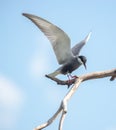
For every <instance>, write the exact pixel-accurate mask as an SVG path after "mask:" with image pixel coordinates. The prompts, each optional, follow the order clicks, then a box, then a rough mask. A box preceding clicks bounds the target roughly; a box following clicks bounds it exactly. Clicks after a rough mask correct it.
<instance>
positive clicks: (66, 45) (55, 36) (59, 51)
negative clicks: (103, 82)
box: [22, 13, 92, 78]
mask: <svg viewBox="0 0 116 130" xmlns="http://www.w3.org/2000/svg"><path fill="white" fill-rule="evenodd" d="M22 15H23V16H25V17H27V18H28V19H30V20H31V21H32V22H33V23H34V24H35V25H36V26H37V27H38V28H39V29H40V30H41V31H42V32H43V33H44V35H45V36H46V37H47V38H48V40H49V41H50V43H51V45H52V48H53V50H54V53H55V56H56V59H57V61H58V63H59V64H60V65H61V66H60V67H59V68H58V69H56V70H55V71H54V72H52V73H50V74H48V76H49V77H52V78H54V77H56V76H57V75H59V74H63V75H67V76H68V77H69V76H70V77H71V78H73V77H75V76H72V75H71V73H72V72H73V71H74V70H76V69H78V68H79V67H80V66H81V65H84V67H85V69H86V62H87V58H86V57H85V56H83V55H79V53H80V50H81V49H82V47H83V46H84V45H85V44H86V42H88V40H89V38H90V36H91V33H92V32H89V34H88V35H87V36H86V37H85V38H84V39H83V40H82V41H80V42H79V43H77V44H76V45H75V46H74V47H72V48H71V40H70V38H69V36H68V35H67V34H66V33H65V32H64V31H63V30H62V29H60V28H59V27H58V26H56V25H54V24H52V23H51V22H49V21H47V20H45V19H43V18H41V17H38V16H35V15H32V14H28V13H22Z"/></svg>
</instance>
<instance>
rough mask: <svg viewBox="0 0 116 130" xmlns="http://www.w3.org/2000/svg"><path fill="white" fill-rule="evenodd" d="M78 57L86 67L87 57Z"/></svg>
mask: <svg viewBox="0 0 116 130" xmlns="http://www.w3.org/2000/svg"><path fill="white" fill-rule="evenodd" d="M79 58H80V59H81V61H82V63H83V65H84V67H85V69H87V67H86V62H87V58H86V57H85V56H79Z"/></svg>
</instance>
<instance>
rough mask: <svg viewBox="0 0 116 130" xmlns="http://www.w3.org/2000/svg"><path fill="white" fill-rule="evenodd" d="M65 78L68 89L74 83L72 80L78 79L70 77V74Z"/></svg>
mask: <svg viewBox="0 0 116 130" xmlns="http://www.w3.org/2000/svg"><path fill="white" fill-rule="evenodd" d="M67 77H68V80H67V83H68V88H69V87H70V85H72V83H73V82H74V80H75V79H76V78H78V76H76V75H74V76H72V75H71V74H70V75H67Z"/></svg>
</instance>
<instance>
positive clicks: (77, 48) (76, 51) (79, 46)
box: [72, 32, 91, 56]
mask: <svg viewBox="0 0 116 130" xmlns="http://www.w3.org/2000/svg"><path fill="white" fill-rule="evenodd" d="M90 36H91V32H90V33H89V34H88V35H87V36H86V37H85V39H84V40H82V41H81V42H79V43H78V44H76V45H75V46H74V47H73V48H72V53H73V55H74V56H76V55H79V53H80V50H81V49H82V47H83V46H84V45H85V43H86V42H88V40H89V38H90Z"/></svg>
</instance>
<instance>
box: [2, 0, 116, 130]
mask: <svg viewBox="0 0 116 130" xmlns="http://www.w3.org/2000/svg"><path fill="white" fill-rule="evenodd" d="M23 12H25V13H31V14H35V15H38V16H40V17H42V18H45V19H47V20H48V21H50V22H52V23H54V24H55V25H57V26H59V27H60V28H62V29H63V30H64V31H65V32H66V33H67V34H68V35H69V37H70V38H71V45H72V46H73V45H74V44H75V43H77V42H79V41H80V40H82V39H83V38H84V37H85V36H86V35H87V34H88V33H89V32H90V31H92V36H91V38H90V40H89V42H88V43H87V44H86V46H85V47H84V48H83V49H82V51H81V54H83V55H85V56H86V57H87V59H88V61H87V71H86V70H84V67H80V68H79V69H78V70H76V71H75V72H74V73H73V74H77V75H81V74H84V73H85V74H86V73H89V72H93V71H100V70H108V69H112V68H115V67H116V66H115V65H116V58H115V55H116V49H115V48H116V36H115V35H116V1H115V0H102V1H101V0H94V1H92V0H88V1H84V0H78V1H77V0H72V1H66V0H57V1H53V0H49V1H45V0H42V1H40V0H30V1H28V0H25V1H23V0H20V1H19V0H17V1H15V0H10V1H7V0H4V1H1V4H0V16H1V20H0V36H1V38H0V130H32V129H33V128H34V127H36V126H37V125H39V124H41V123H43V122H44V121H46V120H47V119H48V118H50V117H51V116H52V114H53V113H54V112H55V111H56V110H57V108H58V106H59V105H60V102H61V100H62V99H63V97H64V95H65V94H66V93H67V92H68V89H67V88H66V87H65V86H58V85H56V84H55V83H54V82H52V81H51V80H49V79H47V78H45V77H44V75H45V74H48V73H50V72H52V71H54V70H55V69H56V68H57V67H58V66H59V65H58V63H57V60H56V58H55V55H54V53H53V50H52V48H51V45H50V43H49V41H48V40H47V38H46V37H45V36H44V35H43V33H42V32H41V31H40V30H39V29H38V28H37V27H36V26H35V25H34V24H33V23H32V22H30V21H29V20H28V19H26V18H25V17H23V16H22V15H21V14H22V13H23ZM60 78H66V77H65V76H61V77H60ZM115 100H116V81H114V82H110V81H109V78H105V79H100V80H93V81H87V82H84V83H82V84H81V86H80V88H79V89H78V91H77V92H76V93H75V94H74V96H73V97H72V98H71V100H70V102H69V104H68V114H67V117H66V119H65V122H64V126H63V129H64V130H66V129H67V130H70V129H78V130H85V129H86V130H93V129H94V130H98V129H99V130H116V101H115ZM58 121H59V120H58V119H57V120H56V121H55V122H54V123H53V124H52V125H51V126H49V127H47V128H46V130H52V129H54V130H55V129H58Z"/></svg>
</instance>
